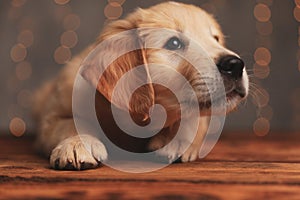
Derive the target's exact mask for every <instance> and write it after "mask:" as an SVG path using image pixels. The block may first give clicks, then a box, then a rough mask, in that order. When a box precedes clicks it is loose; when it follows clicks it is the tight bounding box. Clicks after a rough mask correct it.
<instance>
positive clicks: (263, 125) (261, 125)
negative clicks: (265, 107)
mask: <svg viewBox="0 0 300 200" xmlns="http://www.w3.org/2000/svg"><path fill="white" fill-rule="evenodd" d="M253 131H254V133H255V134H256V135H257V136H265V135H267V134H268V133H269V131H270V122H269V120H268V119H266V118H263V117H260V118H258V119H257V120H256V121H255V122H254V124H253Z"/></svg>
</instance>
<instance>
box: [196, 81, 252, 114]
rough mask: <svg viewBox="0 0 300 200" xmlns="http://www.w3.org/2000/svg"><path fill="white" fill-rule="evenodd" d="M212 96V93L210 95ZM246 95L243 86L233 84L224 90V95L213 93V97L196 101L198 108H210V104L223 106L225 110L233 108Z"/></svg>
mask: <svg viewBox="0 0 300 200" xmlns="http://www.w3.org/2000/svg"><path fill="white" fill-rule="evenodd" d="M212 96H214V95H212ZM246 97H247V91H246V88H245V87H244V86H234V87H232V88H231V89H230V90H227V91H226V94H225V95H221V96H220V95H215V97H213V99H208V100H207V101H200V102H198V105H199V108H200V110H207V109H210V108H211V107H212V106H217V107H222V106H225V107H226V109H227V111H228V112H230V111H231V110H233V109H234V108H235V107H236V106H237V105H238V104H239V102H240V101H242V100H243V99H245V98H246Z"/></svg>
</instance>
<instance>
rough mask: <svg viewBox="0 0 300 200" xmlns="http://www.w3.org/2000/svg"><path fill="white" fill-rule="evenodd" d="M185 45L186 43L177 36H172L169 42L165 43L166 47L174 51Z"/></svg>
mask: <svg viewBox="0 0 300 200" xmlns="http://www.w3.org/2000/svg"><path fill="white" fill-rule="evenodd" d="M183 47H184V44H183V43H182V41H181V40H180V39H179V38H177V37H172V38H171V39H169V40H168V42H167V43H166V44H165V47H164V48H166V49H168V50H171V51H174V50H178V49H182V48H183Z"/></svg>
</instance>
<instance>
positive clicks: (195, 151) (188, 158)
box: [181, 144, 200, 162]
mask: <svg viewBox="0 0 300 200" xmlns="http://www.w3.org/2000/svg"><path fill="white" fill-rule="evenodd" d="M199 151H200V148H199V146H198V145H195V144H192V145H191V146H190V147H189V148H188V150H186V151H185V152H184V153H183V155H182V156H181V162H192V161H195V160H196V159H197V158H198V155H199Z"/></svg>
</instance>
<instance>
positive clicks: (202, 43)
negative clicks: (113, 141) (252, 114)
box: [81, 2, 248, 121]
mask: <svg viewBox="0 0 300 200" xmlns="http://www.w3.org/2000/svg"><path fill="white" fill-rule="evenodd" d="M130 30H132V31H130ZM111 38H113V39H111ZM106 41H109V42H107V43H105V42H106ZM98 43H100V44H101V43H105V45H102V47H101V48H99V49H98V50H96V51H94V52H92V53H91V54H90V56H89V58H88V61H86V62H84V66H83V67H82V71H81V73H82V75H83V77H84V78H85V79H87V80H88V81H90V82H91V83H92V84H93V85H94V86H95V87H96V88H97V89H98V91H99V92H101V93H102V94H103V95H104V96H105V97H106V98H107V99H108V100H110V101H111V100H112V95H113V93H114V97H115V98H114V99H115V100H114V102H113V104H115V105H117V106H118V107H120V108H123V109H129V111H130V112H131V113H132V114H133V116H136V117H137V118H138V119H139V120H142V121H143V120H145V119H147V117H148V116H149V109H150V107H151V106H152V105H153V104H154V103H161V104H164V105H166V106H167V107H170V109H172V106H173V105H175V104H176V105H177V104H178V102H176V101H174V100H173V99H174V98H173V97H174V95H173V97H171V96H172V95H171V93H170V92H169V91H168V90H167V89H166V88H164V87H161V86H159V85H156V84H151V82H153V83H157V82H159V80H160V79H166V80H167V81H169V82H172V84H173V85H174V87H175V88H177V90H178V91H179V93H180V95H181V96H182V97H183V98H185V99H186V101H183V102H179V103H184V102H187V104H189V105H190V106H191V105H193V104H195V103H197V104H198V106H200V108H201V109H203V110H205V109H209V108H210V106H211V104H212V101H215V100H211V93H213V94H214V95H213V96H218V93H220V90H219V88H222V87H221V86H223V88H225V92H226V107H227V110H228V111H230V110H232V109H234V108H235V107H236V106H237V104H238V103H239V102H240V101H241V100H242V99H244V98H245V97H246V96H247V94H248V76H247V73H246V70H245V67H244V63H243V61H242V60H241V59H240V58H239V56H238V55H237V54H235V53H234V52H232V51H230V50H228V49H227V48H225V46H224V37H223V34H222V32H221V30H220V27H219V25H218V24H217V23H216V21H215V20H214V18H213V17H212V16H210V15H209V14H207V13H206V12H205V11H203V10H202V9H200V8H198V7H195V6H193V5H186V4H181V3H175V2H167V3H162V4H158V5H156V6H153V7H151V8H148V9H137V10H136V11H135V12H133V13H132V14H130V15H129V16H127V17H126V18H125V19H123V20H118V21H115V22H112V23H110V24H109V25H107V26H106V27H105V29H104V30H103V32H102V34H101V35H100V37H99V40H98ZM199 47H201V49H199ZM127 49H129V50H130V49H132V51H130V52H128V51H126V50H127ZM204 54H205V55H204ZM186 57H188V58H189V60H194V61H196V63H198V66H197V67H196V68H197V69H195V66H192V64H191V62H189V60H188V59H185V58H186ZM111 60H113V62H112V61H111ZM153 63H154V64H157V66H154V67H148V64H153ZM137 66H142V67H139V69H138V70H136V71H135V72H134V73H132V74H131V75H130V80H131V81H127V82H123V84H122V87H121V88H122V89H121V90H119V91H117V92H115V91H114V88H115V86H116V85H117V82H118V81H119V80H120V79H121V77H122V76H123V75H124V74H125V73H126V72H129V71H130V70H132V69H134V68H136V67H137ZM171 70H176V71H177V72H179V73H180V74H182V75H183V76H184V77H185V78H186V80H187V81H188V82H189V84H190V85H191V86H192V87H190V88H192V90H193V91H190V89H187V88H186V87H185V85H186V83H184V82H181V81H180V80H179V79H178V77H176V76H177V75H176V74H175V75H172V74H174V73H169V72H171ZM100 74H101V77H100ZM145 80H147V81H146V84H143V86H141V87H139V88H138V89H136V88H135V89H136V90H135V92H134V94H133V95H131V93H130V92H127V91H130V90H132V89H134V86H133V85H134V84H133V83H145ZM113 91H114V92H113ZM191 92H195V93H196V96H197V102H190V99H189V94H191ZM126 99H127V100H128V101H126ZM124 102H125V103H124ZM126 102H129V104H127V103H126ZM174 107H176V106H174Z"/></svg>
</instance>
